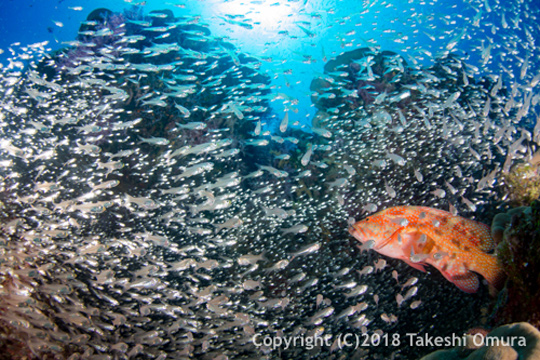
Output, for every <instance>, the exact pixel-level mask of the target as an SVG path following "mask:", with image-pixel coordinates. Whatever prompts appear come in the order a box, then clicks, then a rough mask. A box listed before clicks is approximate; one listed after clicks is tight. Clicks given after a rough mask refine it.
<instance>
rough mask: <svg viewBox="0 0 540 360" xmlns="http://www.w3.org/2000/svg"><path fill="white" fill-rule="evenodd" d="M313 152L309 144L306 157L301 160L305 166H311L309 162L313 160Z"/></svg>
mask: <svg viewBox="0 0 540 360" xmlns="http://www.w3.org/2000/svg"><path fill="white" fill-rule="evenodd" d="M312 151H313V147H312V145H311V144H308V149H307V151H306V153H305V154H304V156H302V159H300V163H301V164H302V165H303V166H307V164H309V160H310V159H311V154H312Z"/></svg>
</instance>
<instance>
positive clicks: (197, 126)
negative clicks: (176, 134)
mask: <svg viewBox="0 0 540 360" xmlns="http://www.w3.org/2000/svg"><path fill="white" fill-rule="evenodd" d="M176 125H177V126H178V127H179V128H180V129H187V130H203V129H206V124H205V123H203V122H189V123H187V124H176Z"/></svg>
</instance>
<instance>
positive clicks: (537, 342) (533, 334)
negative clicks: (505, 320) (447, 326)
mask: <svg viewBox="0 0 540 360" xmlns="http://www.w3.org/2000/svg"><path fill="white" fill-rule="evenodd" d="M466 341H467V344H465V345H464V346H461V347H456V348H454V349H450V350H438V351H435V352H433V353H431V354H429V355H426V356H424V357H422V358H421V359H420V360H517V359H520V360H536V359H539V358H540V331H538V329H536V328H535V327H534V326H532V325H531V324H529V323H526V322H521V323H514V324H508V325H504V326H501V327H498V328H496V329H495V330H493V331H492V332H490V333H489V334H488V335H487V336H483V335H481V334H476V335H474V336H467V340H466ZM471 343H472V344H471ZM481 344H485V345H483V346H481ZM524 344H525V345H524ZM471 345H472V347H478V346H481V347H479V348H478V349H476V350H474V351H473V352H472V353H470V354H467V351H463V350H464V348H469V349H470V347H471ZM468 351H470V350H468ZM464 354H466V355H465V356H464Z"/></svg>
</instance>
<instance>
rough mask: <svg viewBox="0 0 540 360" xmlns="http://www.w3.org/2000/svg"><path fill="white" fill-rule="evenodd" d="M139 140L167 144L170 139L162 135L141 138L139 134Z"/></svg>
mask: <svg viewBox="0 0 540 360" xmlns="http://www.w3.org/2000/svg"><path fill="white" fill-rule="evenodd" d="M139 140H141V142H145V143H147V144H151V145H169V143H170V141H169V140H167V139H165V138H162V137H151V138H143V137H140V136H139Z"/></svg>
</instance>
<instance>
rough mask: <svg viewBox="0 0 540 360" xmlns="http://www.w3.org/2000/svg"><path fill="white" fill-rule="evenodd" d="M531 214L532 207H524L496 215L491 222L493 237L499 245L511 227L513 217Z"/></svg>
mask: <svg viewBox="0 0 540 360" xmlns="http://www.w3.org/2000/svg"><path fill="white" fill-rule="evenodd" d="M530 212H531V208H530V207H528V206H522V207H518V208H514V209H510V210H508V211H507V212H504V213H499V214H497V215H495V217H494V218H493V220H492V222H491V237H493V239H494V240H495V242H496V243H497V244H499V243H501V241H502V240H503V236H504V231H505V230H506V229H507V228H508V226H509V225H510V223H511V221H512V217H513V216H515V215H519V214H521V213H525V214H530Z"/></svg>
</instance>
